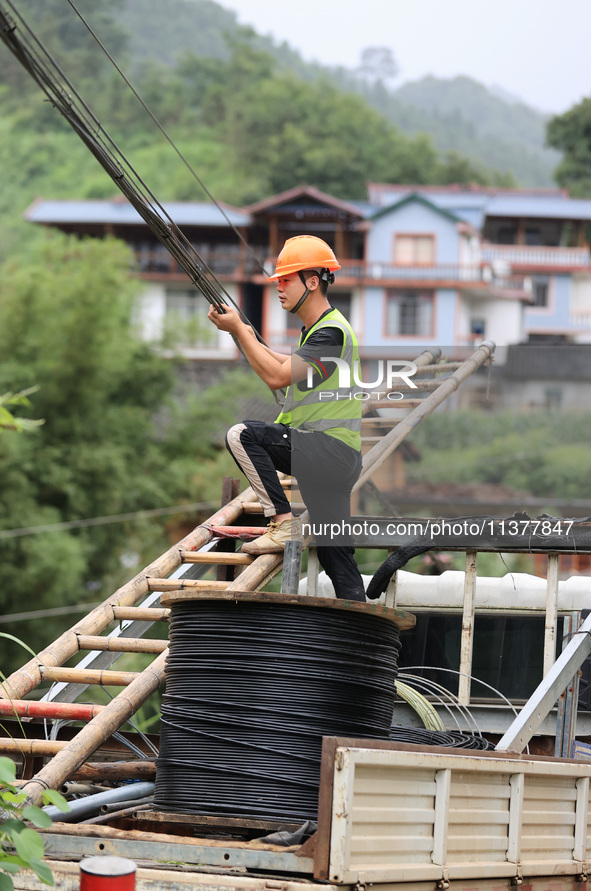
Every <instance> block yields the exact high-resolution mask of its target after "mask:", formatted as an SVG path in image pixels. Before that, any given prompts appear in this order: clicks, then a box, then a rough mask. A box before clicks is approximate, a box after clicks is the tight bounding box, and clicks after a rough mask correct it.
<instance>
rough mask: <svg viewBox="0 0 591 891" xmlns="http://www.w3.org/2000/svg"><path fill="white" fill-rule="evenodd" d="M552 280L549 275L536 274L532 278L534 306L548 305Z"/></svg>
mask: <svg viewBox="0 0 591 891" xmlns="http://www.w3.org/2000/svg"><path fill="white" fill-rule="evenodd" d="M549 283H550V280H549V279H548V276H547V275H534V276H533V278H532V298H533V299H532V303H533V305H534V306H548V288H549Z"/></svg>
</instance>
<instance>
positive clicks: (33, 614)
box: [0, 601, 99, 624]
mask: <svg viewBox="0 0 591 891" xmlns="http://www.w3.org/2000/svg"><path fill="white" fill-rule="evenodd" d="M95 606H99V602H98V601H95V602H94V603H74V604H72V603H71V604H69V605H68V606H53V607H50V608H49V609H33V610H29V612H28V613H10V615H8V616H0V624H9V623H10V622H28V621H29V620H30V619H48V618H49V617H50V616H65V615H68V614H70V613H85V612H88V610H90V609H94V607H95Z"/></svg>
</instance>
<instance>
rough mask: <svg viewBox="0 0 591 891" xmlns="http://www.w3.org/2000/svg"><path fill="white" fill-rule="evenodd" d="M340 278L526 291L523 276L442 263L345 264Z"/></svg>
mask: <svg viewBox="0 0 591 891" xmlns="http://www.w3.org/2000/svg"><path fill="white" fill-rule="evenodd" d="M339 275H340V276H341V277H346V278H354V279H357V280H358V281H368V280H369V281H371V282H376V283H377V282H394V283H399V282H402V283H404V282H412V283H416V282H421V283H431V282H432V283H433V286H434V287H436V286H437V285H440V284H441V283H442V282H446V283H448V282H449V283H453V284H454V286H456V287H458V288H460V289H461V288H462V286H464V287H466V288H469V287H470V286H471V285H472V286H477V287H479V288H481V287H482V286H483V285H484V286H489V287H492V288H497V289H500V290H511V291H523V290H524V279H523V276H510V275H505V274H503V275H499V274H498V273H495V271H494V270H493V269H492V268H491V267H490V266H484V267H481V266H479V265H477V264H475V263H471V264H468V263H465V264H462V263H439V264H436V265H434V266H399V265H395V264H393V263H380V262H373V263H372V262H365V261H362V260H344V261H343V264H342V269H341V272H340V273H339Z"/></svg>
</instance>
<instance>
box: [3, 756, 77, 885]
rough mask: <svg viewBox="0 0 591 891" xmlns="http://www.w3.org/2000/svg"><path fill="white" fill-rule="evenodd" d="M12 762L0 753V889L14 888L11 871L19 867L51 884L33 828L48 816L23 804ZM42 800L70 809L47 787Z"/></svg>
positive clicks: (43, 826)
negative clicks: (30, 871) (31, 825)
mask: <svg viewBox="0 0 591 891" xmlns="http://www.w3.org/2000/svg"><path fill="white" fill-rule="evenodd" d="M15 780H16V766H15V764H14V761H12V760H11V759H10V758H6V757H3V756H1V757H0V891H14V883H13V881H12V875H14V873H16V872H18V871H19V869H22V868H23V867H26V868H28V869H32V870H33V872H34V873H35V875H36V876H38V878H39V879H41V881H42V882H44V883H45V884H46V885H53V883H54V882H53V875H52V873H51V870H50V868H49V867H48V866H47V864H46V863H44V862H43V839H42V838H41V835H40V834H39V833H38V832H37V830H36V829H32V828H31V827H30V825H28V824H31V823H32V824H33V826H36V827H37V828H38V829H46V828H47V827H48V826H51V823H52V820H51V817H49V816H48V814H46V813H45V811H43V810H41V808H39V807H35V806H34V805H31V804H26V800H27V795H26V793H25V792H20V791H19V790H18V789H17V787H16V785H15ZM43 803H44V804H54V805H55V806H56V807H58V808H59V809H60V810H61V811H63V812H64V813H65V812H67V811H69V810H70V806H69V805H68V803H67V801H66V799H65V798H64V796H63V795H61V794H60V793H59V792H56V791H54V790H53V789H47V790H46V791H45V792H44V793H43Z"/></svg>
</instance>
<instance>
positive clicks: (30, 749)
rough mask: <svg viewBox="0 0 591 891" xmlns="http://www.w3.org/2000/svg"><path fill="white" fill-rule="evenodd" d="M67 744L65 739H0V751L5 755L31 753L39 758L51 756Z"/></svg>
mask: <svg viewBox="0 0 591 891" xmlns="http://www.w3.org/2000/svg"><path fill="white" fill-rule="evenodd" d="M66 745H67V742H66V741H65V740H48V739H18V738H17V737H14V736H13V737H12V739H0V752H3V753H4V754H6V755H23V756H25V755H33V756H36V757H41V758H47V757H49V758H52V757H53V756H54V755H57V754H58V753H59V752H61V750H62V749H64V748H65V747H66Z"/></svg>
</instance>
